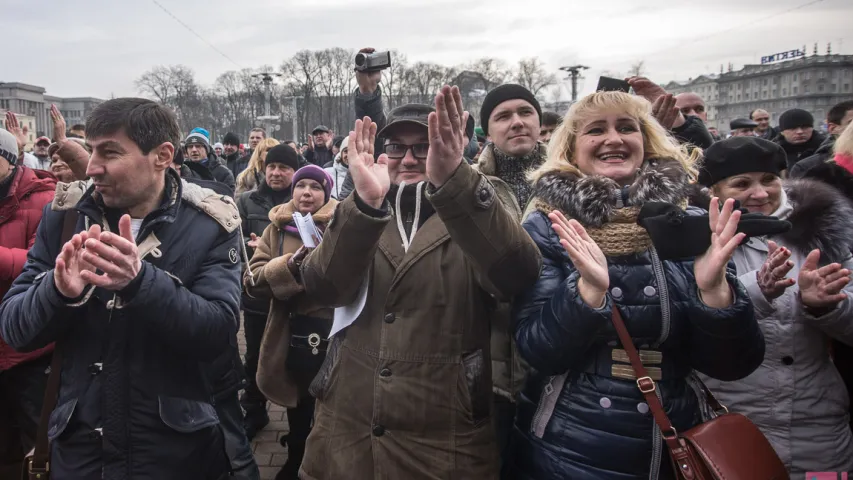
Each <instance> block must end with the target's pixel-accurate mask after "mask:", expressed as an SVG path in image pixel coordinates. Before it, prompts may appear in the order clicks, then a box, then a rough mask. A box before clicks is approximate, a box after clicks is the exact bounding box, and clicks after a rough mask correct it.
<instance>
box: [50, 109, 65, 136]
mask: <svg viewBox="0 0 853 480" xmlns="http://www.w3.org/2000/svg"><path fill="white" fill-rule="evenodd" d="M50 118H51V119H52V120H53V141H54V142H57V143H59V142H61V141H63V140H65V128H66V124H65V117H63V116H62V112H60V111H59V109H58V108H56V105H51V106H50Z"/></svg>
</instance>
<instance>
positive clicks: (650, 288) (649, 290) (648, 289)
mask: <svg viewBox="0 0 853 480" xmlns="http://www.w3.org/2000/svg"><path fill="white" fill-rule="evenodd" d="M643 293H644V294H645V295H646V296H647V297H654V296H655V294H656V293H658V291H657V290H655V287H653V286H651V285H649V286H648V287H646V288H644V289H643Z"/></svg>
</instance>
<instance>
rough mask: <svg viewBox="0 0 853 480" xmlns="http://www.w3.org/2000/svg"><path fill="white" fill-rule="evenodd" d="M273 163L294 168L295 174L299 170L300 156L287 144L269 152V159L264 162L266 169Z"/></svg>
mask: <svg viewBox="0 0 853 480" xmlns="http://www.w3.org/2000/svg"><path fill="white" fill-rule="evenodd" d="M272 163H281V164H283V165H287V166H288V167H290V168H292V169H293V171H294V172H295V171H296V170H299V156H298V155H297V154H296V151H295V150H293V148H291V147H290V145H287V144H285V143H283V144H281V145H276V146H274V147H272V148H271V149H269V150H267V158H266V160H264V168H266V167H267V166H269V165H270V164H272Z"/></svg>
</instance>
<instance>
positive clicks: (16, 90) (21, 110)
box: [0, 82, 103, 137]
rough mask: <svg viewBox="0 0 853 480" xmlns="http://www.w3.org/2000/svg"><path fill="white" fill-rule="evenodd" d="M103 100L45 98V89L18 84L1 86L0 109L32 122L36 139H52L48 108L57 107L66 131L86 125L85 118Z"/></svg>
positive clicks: (7, 83) (3, 83) (2, 84)
mask: <svg viewBox="0 0 853 480" xmlns="http://www.w3.org/2000/svg"><path fill="white" fill-rule="evenodd" d="M101 102H103V100H101V99H98V98H91V97H74V98H60V97H54V96H50V95H45V89H44V87H39V86H36V85H29V84H26V83H20V82H0V109H2V110H11V111H13V112H15V113H16V114H23V115H26V116H30V117H33V118H34V119H35V130H31V131H32V132H33V133H34V134H35V135H36V137H39V136H41V135H47V136H52V134H53V121H52V120H51V118H50V105H51V104H56V106H57V107H58V108H59V111H60V112H62V116H64V117H65V123H66V124H67V126H68V127H71V126H72V125H74V124H76V123H85V119H86V115H88V114H89V112H91V111H92V109H94V108H95V106H97V105H98V104H99V103H101Z"/></svg>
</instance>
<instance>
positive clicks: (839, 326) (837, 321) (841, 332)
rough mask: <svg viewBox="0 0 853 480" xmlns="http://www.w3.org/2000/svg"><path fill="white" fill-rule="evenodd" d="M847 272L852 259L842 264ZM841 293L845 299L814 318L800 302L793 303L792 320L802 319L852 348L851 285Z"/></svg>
mask: <svg viewBox="0 0 853 480" xmlns="http://www.w3.org/2000/svg"><path fill="white" fill-rule="evenodd" d="M842 266H843V267H844V268H846V269H847V270H850V271H853V258H848V259H847V260H846V261H845V262H843V263H842ZM842 292H843V293H844V294H845V295H847V298H845V299H844V300H842V301H841V302H839V303H838V305H837V306H836V307H835V308H834V309H833V310H832V311H830V312H829V313H826V314H824V315H821V316H819V317H815V316H814V315H812V314H811V313H809V311H808V310H806V309H805V307H804V306H803V304H802V302H800V301H799V299H797V301H796V302H794V318H796V319H802V320H803V321H804V322H805V323H808V324H810V325H812V326H814V327H816V328H818V329H820V330H821V331H822V332H823V333H825V334H827V335H829V336H830V337H832V338H834V339H835V340H838V341H839V342H842V343H845V344H847V345H851V346H853V283H848V284H847V286H846V287H844V290H842Z"/></svg>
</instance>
